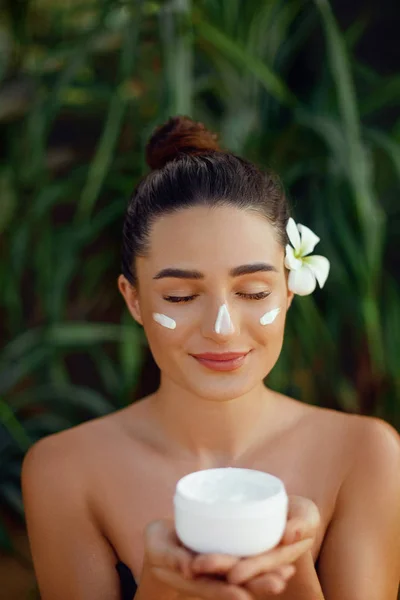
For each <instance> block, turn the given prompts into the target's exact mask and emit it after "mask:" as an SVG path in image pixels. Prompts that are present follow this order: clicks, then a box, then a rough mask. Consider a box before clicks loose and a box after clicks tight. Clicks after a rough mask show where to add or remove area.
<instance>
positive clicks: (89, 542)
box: [22, 436, 120, 600]
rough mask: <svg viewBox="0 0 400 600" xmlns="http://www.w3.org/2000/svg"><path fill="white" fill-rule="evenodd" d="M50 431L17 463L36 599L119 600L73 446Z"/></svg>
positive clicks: (111, 556) (117, 585)
mask: <svg viewBox="0 0 400 600" xmlns="http://www.w3.org/2000/svg"><path fill="white" fill-rule="evenodd" d="M65 446H66V445H65V444H62V443H61V442H60V441H59V440H58V439H57V438H55V439H54V438H53V437H52V436H50V437H49V438H46V439H44V440H41V441H40V442H37V443H36V444H35V445H34V446H33V447H32V448H31V449H30V450H29V452H28V454H27V455H26V457H25V459H24V462H23V467H22V492H23V498H24V506H25V515H26V522H27V528H28V535H29V542H30V547H31V552H32V558H33V563H34V568H35V574H36V578H37V581H38V585H39V589H40V593H41V598H42V600H54V598H57V600H71V599H72V598H73V599H74V600H119V599H120V583H119V578H118V573H117V571H116V569H115V564H116V562H117V559H116V557H115V555H114V552H113V550H112V548H111V546H110V545H109V544H108V542H107V541H106V540H105V539H104V537H103V536H102V535H101V533H100V532H99V530H98V528H97V527H96V525H95V523H94V522H93V520H92V519H91V517H90V512H89V510H88V507H87V506H86V502H85V497H84V488H83V487H82V485H81V481H80V477H79V472H77V470H76V468H75V465H76V464H77V461H76V460H72V456H71V455H72V452H73V450H71V449H69V448H70V447H71V445H70V446H69V447H65Z"/></svg>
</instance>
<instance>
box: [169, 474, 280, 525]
mask: <svg viewBox="0 0 400 600" xmlns="http://www.w3.org/2000/svg"><path fill="white" fill-rule="evenodd" d="M174 505H175V507H176V508H179V509H181V510H185V511H189V512H192V513H195V514H199V515H207V516H209V517H218V518H227V517H228V518H229V517H230V518H232V517H239V516H243V517H256V516H265V515H268V514H269V513H271V514H273V513H274V512H279V513H281V512H282V508H283V509H284V510H285V511H287V506H288V497H287V494H286V489H285V486H284V483H283V482H282V481H281V480H280V479H279V478H278V477H275V475H271V474H269V473H264V472H263V471H257V470H254V469H240V468H235V467H227V468H220V469H204V470H202V471H195V472H194V473H189V475H185V477H182V479H180V480H179V481H178V483H177V485H176V490H175V496H174Z"/></svg>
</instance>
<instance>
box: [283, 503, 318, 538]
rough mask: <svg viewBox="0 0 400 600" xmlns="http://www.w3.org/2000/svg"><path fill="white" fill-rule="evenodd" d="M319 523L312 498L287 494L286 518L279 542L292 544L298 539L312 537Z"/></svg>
mask: <svg viewBox="0 0 400 600" xmlns="http://www.w3.org/2000/svg"><path fill="white" fill-rule="evenodd" d="M320 523H321V515H320V512H319V510H318V507H317V505H316V504H315V503H314V502H313V501H312V500H310V499H309V498H303V497H302V496H289V511H288V520H287V523H286V528H285V533H284V535H283V538H282V540H281V544H293V543H295V541H299V540H300V539H305V538H307V537H314V536H315V533H316V531H317V530H318V528H319V526H320Z"/></svg>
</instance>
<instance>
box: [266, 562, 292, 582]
mask: <svg viewBox="0 0 400 600" xmlns="http://www.w3.org/2000/svg"><path fill="white" fill-rule="evenodd" d="M295 573H296V567H295V566H294V565H285V566H284V567H280V568H279V569H276V570H275V571H272V573H271V575H277V576H278V577H280V578H281V579H284V580H285V581H288V580H289V579H290V578H291V577H293V575H294V574H295Z"/></svg>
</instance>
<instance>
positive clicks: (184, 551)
mask: <svg viewBox="0 0 400 600" xmlns="http://www.w3.org/2000/svg"><path fill="white" fill-rule="evenodd" d="M145 536H146V554H147V556H148V558H149V562H150V564H152V565H154V566H158V567H162V568H163V567H168V568H170V569H172V570H174V571H180V572H181V573H182V574H184V576H185V577H186V578H190V577H191V563H192V560H193V558H194V556H195V554H194V553H193V552H192V551H190V550H189V549H188V548H185V547H184V546H183V545H182V544H181V542H180V541H179V539H178V537H177V535H176V532H175V526H174V523H173V521H172V520H170V519H160V520H159V521H153V522H152V523H150V524H149V525H148V526H147V527H146V531H145Z"/></svg>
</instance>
